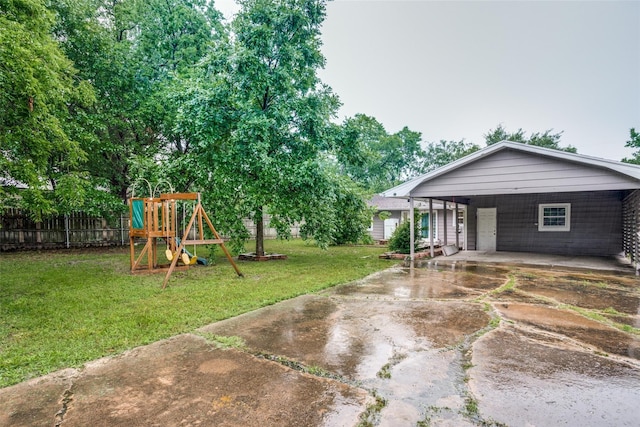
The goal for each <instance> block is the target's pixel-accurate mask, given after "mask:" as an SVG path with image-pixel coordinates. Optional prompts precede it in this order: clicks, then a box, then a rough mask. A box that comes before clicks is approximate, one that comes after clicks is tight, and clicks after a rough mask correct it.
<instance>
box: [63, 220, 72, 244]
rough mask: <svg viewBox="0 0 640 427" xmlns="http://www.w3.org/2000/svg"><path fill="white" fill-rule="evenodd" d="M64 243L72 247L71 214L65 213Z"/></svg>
mask: <svg viewBox="0 0 640 427" xmlns="http://www.w3.org/2000/svg"><path fill="white" fill-rule="evenodd" d="M64 244H65V247H66V248H67V249H69V247H71V242H70V241H69V214H64Z"/></svg>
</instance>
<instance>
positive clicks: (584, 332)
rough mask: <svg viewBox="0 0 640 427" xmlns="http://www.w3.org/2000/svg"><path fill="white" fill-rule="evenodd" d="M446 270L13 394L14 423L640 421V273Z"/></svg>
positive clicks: (132, 355)
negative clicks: (228, 345)
mask: <svg viewBox="0 0 640 427" xmlns="http://www.w3.org/2000/svg"><path fill="white" fill-rule="evenodd" d="M430 267H431V268H392V269H389V270H386V271H384V272H381V273H378V274H375V275H372V276H370V277H368V278H366V279H364V280H362V281H358V282H354V283H349V284H346V285H343V286H338V287H335V288H333V289H330V290H327V291H324V292H321V293H318V294H314V295H306V296H302V297H298V298H295V299H292V300H289V301H284V302H282V303H279V304H276V305H274V306H271V307H267V308H264V309H261V310H257V311H254V312H251V313H247V314H245V315H242V316H238V317H236V318H233V319H228V320H226V321H223V322H218V323H215V324H212V325H208V326H206V327H204V328H201V329H200V330H198V331H196V334H194V335H192V334H189V335H182V336H179V337H175V338H173V339H170V340H166V341H162V342H159V343H155V344H152V345H150V346H145V347H140V348H138V349H135V350H133V351H131V352H128V353H126V354H124V355H121V356H118V357H115V358H111V359H104V360H100V361H97V362H93V363H90V364H87V365H86V366H85V367H83V368H82V369H80V370H66V371H61V372H59V373H56V374H52V375H49V376H47V377H44V378H41V379H37V380H33V381H30V382H27V383H24V384H19V385H17V386H14V387H9V388H6V389H2V390H0V425H2V426H4V425H6V426H9V425H11V426H13V425H58V426H67V425H72V426H76V425H109V426H113V425H127V426H128V425H207V426H208V425H215V426H245V425H254V424H262V425H264V426H356V425H357V426H369V425H371V426H374V425H378V426H421V427H422V426H472V425H508V426H547V425H581V426H592V425H593V426H625V425H628V426H635V425H638V423H639V421H638V420H640V412H639V411H638V409H637V402H638V401H640V400H639V398H640V329H638V328H637V325H638V316H639V315H638V313H639V309H640V291H639V285H640V281H638V279H637V278H636V277H635V276H633V275H624V274H621V273H618V272H616V273H609V272H601V273H590V272H585V271H576V270H566V271H565V270H557V269H555V270H553V271H549V270H545V269H536V268H529V267H522V266H517V267H508V266H492V265H469V266H466V267H462V266H460V265H453V266H451V265H434V264H430ZM220 337H227V338H225V339H226V340H228V341H232V342H234V343H236V345H235V348H232V349H227V350H221V349H218V348H217V347H216V346H215V345H214V344H215V343H216V342H217V341H220V340H221V338H220Z"/></svg>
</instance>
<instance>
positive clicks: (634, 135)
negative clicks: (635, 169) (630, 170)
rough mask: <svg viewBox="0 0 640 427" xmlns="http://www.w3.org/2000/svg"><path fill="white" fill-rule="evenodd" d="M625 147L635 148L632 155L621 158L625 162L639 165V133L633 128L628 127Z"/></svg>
mask: <svg viewBox="0 0 640 427" xmlns="http://www.w3.org/2000/svg"><path fill="white" fill-rule="evenodd" d="M624 146H625V147H629V148H635V149H636V151H634V153H633V157H625V158H624V159H622V161H623V162H625V163H632V164H635V165H640V133H638V132H637V131H636V129H635V128H631V129H629V140H628V141H627V142H626V143H625V144H624Z"/></svg>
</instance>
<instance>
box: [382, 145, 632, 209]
mask: <svg viewBox="0 0 640 427" xmlns="http://www.w3.org/2000/svg"><path fill="white" fill-rule="evenodd" d="M509 150H510V151H512V152H519V153H523V154H525V155H527V154H529V155H534V156H542V157H544V158H546V159H548V160H550V161H560V162H565V163H570V164H572V165H574V166H576V167H582V168H591V169H598V170H601V171H606V172H607V173H609V174H615V175H617V176H620V177H622V178H624V179H625V181H626V184H625V185H626V187H625V188H629V185H631V186H633V185H636V184H637V188H640V166H637V165H632V164H628V163H622V162H618V161H614V160H607V159H601V158H597V157H591V156H585V155H582V154H575V153H568V152H565V151H559V150H553V149H549V148H543V147H537V146H533V145H527V144H522V143H518V142H511V141H502V142H499V143H497V144H494V145H490V146H488V147H486V148H484V149H481V150H479V151H476V152H475V153H472V154H470V155H468V156H465V157H463V158H461V159H458V160H456V161H454V162H451V163H449V164H447V165H445V166H442V167H440V168H438V169H435V170H433V171H431V172H429V173H426V174H424V175H420V176H418V177H416V178H414V179H411V180H409V181H407V182H405V183H403V184H400V185H398V186H396V187H393V188H391V189H389V190H386V191H384V192H383V193H381V195H382V196H384V197H410V196H414V197H416V196H417V195H416V189H417V188H418V187H421V186H422V188H424V187H425V185H426V184H429V183H431V182H433V181H435V180H436V179H437V178H440V177H443V176H444V175H447V174H452V173H453V172H455V171H458V170H461V169H463V168H465V167H469V166H470V165H472V164H473V163H476V162H479V161H481V160H483V159H487V158H488V157H490V156H495V155H496V154H497V153H500V152H503V151H509ZM563 191H569V190H563ZM511 193H513V191H511ZM454 195H456V194H451V196H454ZM418 196H419V197H429V196H428V195H424V194H420V195H418Z"/></svg>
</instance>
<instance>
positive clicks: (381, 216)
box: [378, 211, 391, 221]
mask: <svg viewBox="0 0 640 427" xmlns="http://www.w3.org/2000/svg"><path fill="white" fill-rule="evenodd" d="M378 218H379V219H380V221H385V220H387V219H389V218H391V212H389V211H382V212H378Z"/></svg>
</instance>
